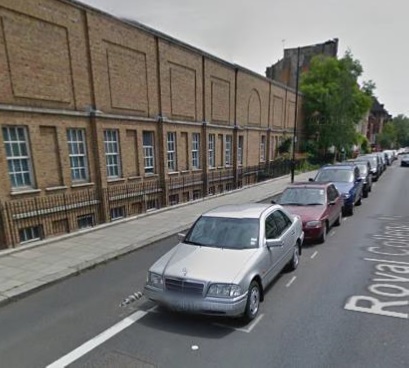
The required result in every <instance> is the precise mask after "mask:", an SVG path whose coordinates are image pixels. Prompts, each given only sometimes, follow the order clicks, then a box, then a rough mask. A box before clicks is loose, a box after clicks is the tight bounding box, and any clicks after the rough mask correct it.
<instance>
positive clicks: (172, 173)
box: [168, 171, 183, 176]
mask: <svg viewBox="0 0 409 368" xmlns="http://www.w3.org/2000/svg"><path fill="white" fill-rule="evenodd" d="M182 172H183V171H182ZM168 175H169V176H177V175H179V171H171V172H168Z"/></svg>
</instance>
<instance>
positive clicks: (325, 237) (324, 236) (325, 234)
mask: <svg viewBox="0 0 409 368" xmlns="http://www.w3.org/2000/svg"><path fill="white" fill-rule="evenodd" d="M328 230H329V228H328V223H327V222H326V223H325V225H324V230H323V232H322V234H321V236H320V237H319V239H318V242H319V243H321V244H322V243H325V240H326V239H327V234H328Z"/></svg>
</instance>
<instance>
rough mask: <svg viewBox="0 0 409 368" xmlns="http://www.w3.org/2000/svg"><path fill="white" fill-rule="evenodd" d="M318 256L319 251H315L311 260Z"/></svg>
mask: <svg viewBox="0 0 409 368" xmlns="http://www.w3.org/2000/svg"><path fill="white" fill-rule="evenodd" d="M317 254H318V251H315V252H314V253H313V254H312V256H311V259H314V258H315V257H316V256H317Z"/></svg>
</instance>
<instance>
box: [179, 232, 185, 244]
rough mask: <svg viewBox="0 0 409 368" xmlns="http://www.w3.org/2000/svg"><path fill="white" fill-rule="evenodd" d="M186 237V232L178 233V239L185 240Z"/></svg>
mask: <svg viewBox="0 0 409 368" xmlns="http://www.w3.org/2000/svg"><path fill="white" fill-rule="evenodd" d="M185 238H186V234H183V233H179V234H178V239H179V241H180V242H183V241H184V240H185Z"/></svg>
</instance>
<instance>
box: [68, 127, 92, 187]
mask: <svg viewBox="0 0 409 368" xmlns="http://www.w3.org/2000/svg"><path fill="white" fill-rule="evenodd" d="M67 141H68V156H69V158H70V167H71V180H72V181H88V165H87V149H86V145H85V130H84V129H68V130H67Z"/></svg>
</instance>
